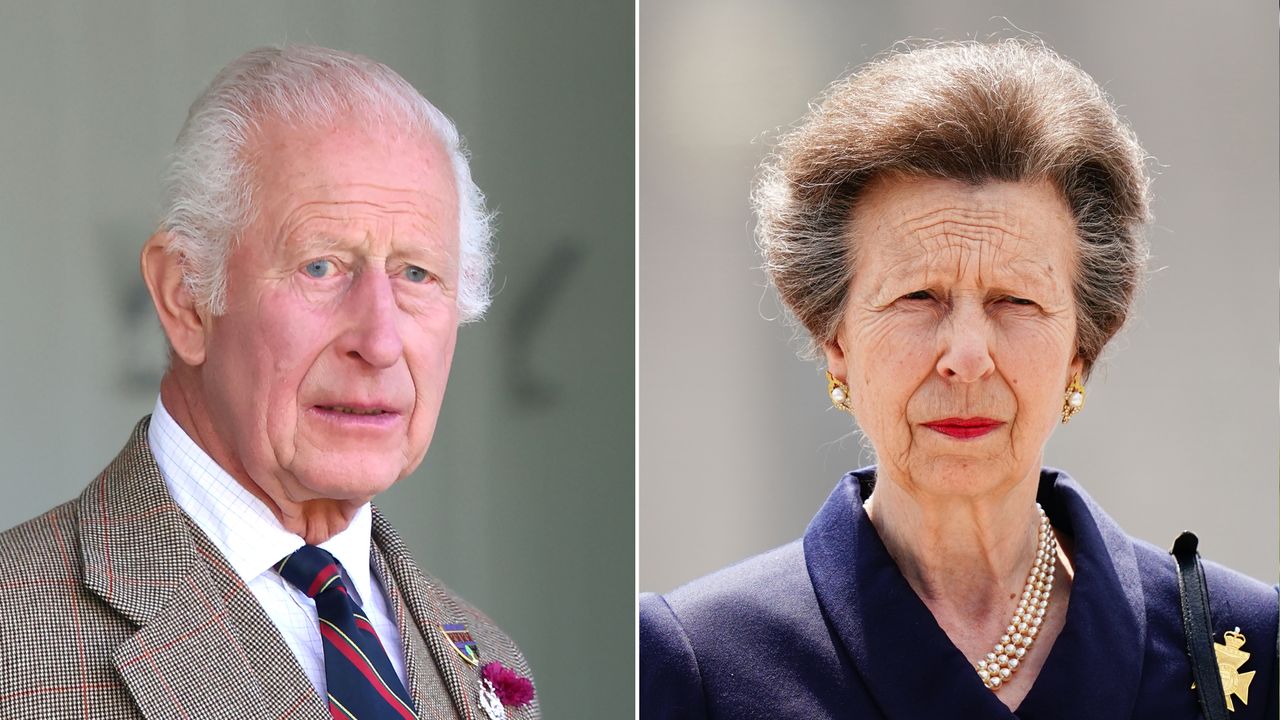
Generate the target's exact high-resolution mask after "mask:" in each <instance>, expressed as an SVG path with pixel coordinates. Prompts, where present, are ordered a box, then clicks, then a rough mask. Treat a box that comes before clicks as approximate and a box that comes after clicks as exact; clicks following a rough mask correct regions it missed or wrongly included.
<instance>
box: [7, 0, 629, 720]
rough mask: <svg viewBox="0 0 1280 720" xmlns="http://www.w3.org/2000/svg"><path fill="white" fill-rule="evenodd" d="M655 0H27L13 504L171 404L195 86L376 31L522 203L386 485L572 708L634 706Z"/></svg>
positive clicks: (18, 72)
mask: <svg viewBox="0 0 1280 720" xmlns="http://www.w3.org/2000/svg"><path fill="white" fill-rule="evenodd" d="M633 10H634V9H633V6H632V5H631V3H630V2H592V3H579V2H572V1H571V0H548V1H546V2H538V3H525V2H519V1H518V0H510V1H507V2H497V1H492V2H471V1H469V0H448V1H444V0H432V2H417V1H409V0H401V1H396V0H380V1H379V2H358V3H353V2H346V1H345V0H343V1H338V0H331V1H325V2H301V1H299V2H287V3H281V2H268V3H263V2H258V1H256V0H254V1H250V0H236V1H234V2H226V1H223V2H205V3H194V2H171V1H170V0H153V1H151V2H147V1H145V0H130V1H128V2H111V3H98V2H83V3H61V2H59V3H44V2H36V1H35V0H31V1H30V2H17V3H15V2H8V3H5V4H4V5H3V6H0V68H3V69H0V158H3V168H2V169H0V250H2V252H3V264H2V265H0V273H3V282H0V333H2V334H0V338H2V339H0V400H2V402H0V427H3V432H0V457H3V458H4V469H3V471H0V528H4V527H8V526H10V525H13V524H16V523H18V522H19V521H21V520H24V519H26V518H28V517H31V516H33V515H36V514H38V513H40V512H42V511H43V510H45V509H47V508H49V507H51V506H53V505H54V504H56V503H59V502H62V501H65V500H68V499H70V498H72V497H74V496H76V495H77V494H78V493H79V492H80V490H81V489H82V488H83V487H84V486H86V485H87V484H88V483H89V481H90V480H91V479H92V478H93V477H94V476H95V475H96V474H97V473H98V472H99V471H100V470H101V469H102V468H103V466H105V465H106V463H107V462H108V461H109V460H110V459H111V458H112V457H114V456H115V454H116V452H118V450H119V449H120V447H121V446H122V444H123V443H124V441H125V439H126V437H127V436H128V434H129V432H130V430H131V429H132V427H133V425H134V423H135V422H137V420H138V419H139V418H140V417H141V416H142V415H144V414H146V413H148V412H150V411H151V408H152V406H153V404H154V402H155V397H156V392H157V379H158V376H159V373H160V372H161V371H162V370H163V362H164V361H163V355H162V344H161V335H160V332H159V330H158V327H157V325H156V323H155V321H154V319H153V312H152V310H151V308H150V306H149V300H148V299H147V298H146V296H145V290H144V288H143V285H142V283H141V281H140V279H139V275H138V271H137V263H138V259H137V258H138V252H139V250H140V249H141V247H142V243H143V241H144V240H145V239H146V238H147V236H148V235H149V234H150V233H151V231H152V229H153V227H154V221H155V217H156V208H157V200H158V196H159V192H158V188H159V177H160V173H161V171H162V169H163V161H164V157H165V154H166V153H167V152H168V150H169V148H170V147H171V144H172V141H173V138H174V137H175V136H176V134H177V131H178V128H179V126H180V125H181V123H182V121H183V119H184V118H185V116H186V110H187V107H188V105H189V104H190V102H191V101H192V100H193V99H194V98H195V96H196V95H197V94H198V93H199V91H200V90H201V89H202V88H203V87H204V86H205V84H206V83H208V81H209V80H210V79H211V78H212V77H213V75H214V73H215V72H216V71H217V70H218V69H219V68H220V67H221V66H222V65H224V64H225V63H226V62H228V61H229V60H231V59H232V58H233V57H235V56H237V55H239V54H240V53H242V52H244V51H245V50H248V49H249V48H251V47H254V46H257V45H262V44H269V43H278V42H281V41H286V40H287V41H294V42H310V43H317V44H322V45H329V46H333V47H337V48H341V49H345V50H350V51H354V52H360V53H364V54H367V55H371V56H373V57H375V58H377V59H379V60H381V61H383V62H385V63H387V64H388V65H390V66H391V67H393V68H395V69H396V70H397V71H399V72H400V73H401V74H402V75H404V76H405V77H406V78H407V79H408V80H409V81H410V82H412V83H413V84H414V85H415V86H416V87H418V88H419V89H420V90H422V91H423V92H424V94H426V95H427V96H428V97H429V98H431V99H432V100H433V102H435V103H436V104H437V105H438V106H439V107H441V108H442V109H443V110H444V111H445V112H446V113H449V114H450V115H451V116H452V117H453V118H454V119H455V120H456V121H457V123H458V126H459V127H460V129H461V130H462V132H463V134H464V135H465V136H466V138H467V140H468V142H469V144H470V146H471V148H472V150H473V157H474V159H473V164H472V167H473V171H474V174H475V177H476V179H477V181H478V183H479V184H480V186H481V188H482V189H484V190H485V192H486V193H487V194H488V196H489V199H490V203H491V206H492V207H495V208H497V209H498V210H499V211H500V213H501V214H500V216H499V220H498V234H497V241H498V246H499V248H498V265H497V268H496V278H497V283H496V284H497V287H498V292H497V294H496V297H495V300H494V303H493V309H492V311H491V313H490V315H489V317H488V319H486V320H484V321H483V322H481V323H480V324H478V325H472V326H467V327H464V328H463V329H462V331H461V333H460V339H459V345H458V351H457V356H456V358H455V362H454V367H453V375H452V379H451V382H450V387H449V390H448V394H447V397H446V400H445V405H444V410H443V413H442V415H441V421H440V426H439V429H438V430H437V432H436V437H435V440H434V443H433V445H432V447H431V450H430V452H429V453H428V455H427V460H426V462H425V463H424V464H423V466H422V467H421V468H420V469H419V471H418V472H417V473H415V475H414V476H413V477H411V478H408V479H406V480H404V481H403V482H401V483H400V484H399V485H397V486H396V487H395V488H393V489H392V490H391V491H390V492H388V493H386V494H385V495H384V496H382V497H381V498H379V500H378V501H377V502H378V504H379V505H380V506H381V507H382V508H383V509H384V511H385V512H386V513H387V514H388V515H389V516H390V517H391V519H392V520H393V522H394V523H395V524H396V526H397V527H398V528H399V529H400V530H401V531H402V533H403V534H404V535H405V536H406V539H407V540H408V542H409V544H410V546H411V547H412V548H413V549H414V551H415V553H416V555H417V557H418V559H419V561H420V562H421V564H422V565H423V567H425V568H427V569H428V571H430V572H431V573H433V574H435V575H436V576H438V577H440V578H442V579H444V581H445V582H446V583H448V584H449V585H451V586H452V587H453V588H454V589H455V590H457V591H459V592H460V593H461V594H463V595H464V596H465V597H467V598H468V599H469V600H471V601H472V602H474V603H476V604H477V605H479V606H480V607H481V608H483V609H484V610H485V611H486V612H487V613H489V614H490V615H491V616H492V617H493V618H494V619H495V620H497V621H498V622H499V623H500V624H501V625H502V626H503V627H504V628H505V629H507V630H508V631H509V632H510V633H511V634H512V635H513V636H514V637H515V638H516V640H517V641H518V642H519V643H520V644H521V646H522V647H523V648H524V650H525V652H526V653H527V655H528V657H529V660H530V662H531V664H532V666H533V668H534V670H535V673H536V675H537V680H538V683H539V692H540V693H541V698H542V703H543V708H544V710H545V713H546V715H547V716H548V717H557V718H588V717H607V716H609V715H610V714H611V713H612V712H613V711H614V709H615V708H616V707H617V706H618V699H619V698H627V699H629V698H630V697H631V696H632V683H633V672H634V650H633V647H634V646H633V630H632V628H633V623H634V610H633V604H634V603H633V601H634V575H633V566H632V564H633V558H634V489H633V485H632V476H633V468H634V444H633V439H634V414H633V410H632V408H633V397H634V394H633V391H634V334H633V328H632V321H633V317H634V282H633V277H634V276H633V271H632V268H633V265H634V260H633V258H634V245H633V227H634V204H633V203H634V170H633V168H634V165H633V143H634V94H633V92H634V85H633V77H634V55H633V47H634V45H633V37H634V20H633ZM629 704H630V703H629V701H628V702H627V705H629Z"/></svg>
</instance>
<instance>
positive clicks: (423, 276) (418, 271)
mask: <svg viewBox="0 0 1280 720" xmlns="http://www.w3.org/2000/svg"><path fill="white" fill-rule="evenodd" d="M404 278H405V279H406V280H408V281H409V282H413V283H424V282H426V281H428V280H430V279H431V273H429V272H427V271H426V270H424V269H422V268H420V267H418V266H417V265H410V266H409V267H407V268H405V269H404Z"/></svg>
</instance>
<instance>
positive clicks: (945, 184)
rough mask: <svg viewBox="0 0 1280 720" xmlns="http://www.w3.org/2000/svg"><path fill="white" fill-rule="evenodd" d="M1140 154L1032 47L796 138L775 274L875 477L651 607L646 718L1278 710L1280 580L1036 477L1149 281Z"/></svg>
mask: <svg viewBox="0 0 1280 720" xmlns="http://www.w3.org/2000/svg"><path fill="white" fill-rule="evenodd" d="M1143 162H1144V154H1143V151H1142V149H1141V148H1140V147H1139V145H1138V143H1137V140H1136V138H1135V137H1134V136H1133V134H1132V132H1131V131H1130V130H1129V129H1128V128H1127V127H1126V126H1125V124H1124V123H1123V122H1122V121H1121V120H1120V118H1119V117H1118V116H1117V114H1116V112H1115V110H1114V109H1113V108H1112V107H1111V105H1110V103H1109V102H1108V101H1107V99H1106V98H1105V96H1104V95H1103V93H1102V91H1101V90H1100V89H1099V88H1098V86H1097V85H1096V84H1095V83H1094V82H1093V80H1092V79H1090V78H1089V77H1088V76H1087V75H1085V74H1084V73H1083V72H1082V71H1081V70H1080V69H1079V68H1077V67H1075V66H1074V65H1072V64H1071V63H1069V62H1067V61H1065V60H1063V59H1062V58H1060V57H1058V56H1057V55H1056V54H1054V53H1053V52H1052V51H1050V50H1048V49H1046V48H1044V47H1042V46H1039V45H1035V44H1032V43H1027V42H1022V41H1004V42H999V43H995V44H980V43H965V44H956V45H939V46H932V47H927V48H921V49H915V50H911V51H906V52H899V53H895V54H891V55H889V56H887V57H884V58H882V59H880V60H879V61H877V62H874V63H872V64H871V65H869V66H868V67H866V68H864V69H863V70H861V71H860V72H857V73H856V74H854V75H853V76H851V77H849V78H848V79H847V80H844V81H842V82H838V83H837V84H835V85H834V86H833V87H832V88H831V89H830V90H829V92H828V94H827V95H826V96H825V98H824V99H823V101H822V102H821V104H820V105H819V106H818V107H816V109H814V110H813V111H812V113H811V114H810V115H809V117H807V118H806V119H805V121H804V122H803V123H802V124H801V125H800V126H799V127H798V128H797V129H796V130H794V131H793V132H791V133H790V134H789V135H787V136H786V137H784V138H783V139H782V141H781V143H780V146H779V148H778V151H777V154H776V155H775V156H774V157H773V158H772V159H771V160H770V161H768V162H767V163H766V165H765V167H764V169H763V172H762V175H761V178H760V181H759V184H758V186H757V188H756V192H755V196H754V199H755V203H756V209H757V213H758V216H759V230H758V233H759V242H760V246H761V249H762V252H763V254H764V259H765V266H766V269H767V270H768V272H769V275H770V278H771V280H772V282H773V285H774V286H775V287H776V289H777V291H778V293H779V295H780V296H781V298H782V299H783V301H784V302H785V303H786V305H787V307H788V309H789V310H790V311H791V313H792V314H793V315H794V317H795V318H796V319H797V320H798V321H799V323H800V324H802V325H803V327H804V329H805V330H806V331H807V333H808V335H809V336H810V338H811V339H812V342H813V344H814V348H815V350H819V351H820V353H819V354H820V355H821V356H823V357H825V361H826V368H827V379H828V386H827V391H828V392H829V394H830V398H831V402H832V403H833V404H834V405H835V406H836V407H838V408H840V409H841V410H845V411H848V412H850V413H852V414H853V415H854V416H855V417H856V418H857V421H858V425H859V426H860V427H861V429H862V431H863V432H864V433H865V435H866V437H867V438H868V440H869V441H870V443H871V445H872V446H873V448H874V450H875V454H876V457H877V459H878V465H876V466H874V467H870V468H866V469H863V470H858V471H855V472H852V473H849V474H848V475H846V476H845V477H844V478H842V479H841V481H840V482H839V484H838V485H837V486H836V488H835V490H834V491H833V492H832V494H831V496H830V498H829V499H828V500H827V502H826V504H825V505H824V506H823V507H822V508H821V509H820V510H819V511H818V514H817V516H816V517H815V518H814V520H813V522H812V523H811V524H810V526H809V528H808V529H807V531H806V532H805V535H804V537H803V539H801V540H799V541H796V542H793V543H791V544H789V545H786V546H783V547H781V548H779V549H777V550H774V551H772V552H769V553H766V554H764V555H761V556H758V557H755V558H752V559H750V560H747V561H745V562H743V563H740V564H738V565H735V566H733V567H731V568H728V569H726V570H723V571H720V572H718V573H715V574H713V575H711V576H709V577H706V578H703V579H701V580H697V581H695V582H693V583H691V584H689V585H686V586H685V587H682V588H680V589H678V590H676V591H674V592H672V593H669V594H666V595H663V596H658V595H644V596H642V597H641V600H640V655H641V680H640V692H641V698H640V704H641V716H642V717H644V718H703V717H707V718H710V717H715V718H753V717H768V718H825V717H842V718H843V717H848V718H879V717H893V718H953V717H954V718H985V717H1011V716H1016V717H1022V718H1048V717H1055V718H1058V717H1061V718H1111V717H1115V718H1130V717H1144V718H1145V717H1152V718H1193V717H1199V716H1200V713H1201V712H1202V711H1203V712H1205V714H1206V716H1207V717H1217V716H1218V715H1216V713H1218V712H1222V713H1225V712H1226V709H1225V708H1224V707H1223V706H1224V705H1225V706H1226V708H1231V709H1232V711H1233V715H1232V717H1234V718H1246V717H1259V718H1261V717H1268V718H1274V717H1276V714H1277V700H1276V682H1275V675H1276V665H1275V661H1276V658H1275V651H1276V632H1277V597H1276V592H1275V591H1274V590H1273V589H1272V588H1269V587H1266V586H1264V585H1262V584H1260V583H1258V582H1256V581H1253V580H1251V579H1248V578H1246V577H1244V576H1242V575H1239V574H1237V573H1234V572H1232V571H1230V570H1227V569H1224V568H1222V567H1219V566H1217V565H1213V564H1211V563H1204V564H1203V565H1201V564H1200V563H1199V560H1198V558H1196V556H1195V555H1194V539H1193V538H1184V539H1182V541H1181V547H1180V551H1179V556H1178V558H1177V559H1175V558H1174V557H1171V556H1170V554H1169V553H1167V552H1166V551H1164V550H1161V549H1158V548H1156V547H1153V546H1151V545H1148V544H1146V543H1143V542H1141V541H1138V540H1135V539H1133V538H1130V537H1128V536H1126V535H1125V533H1124V532H1123V531H1122V530H1121V529H1120V528H1119V527H1117V526H1116V524H1115V523H1114V521H1112V520H1111V519H1110V518H1108V517H1107V516H1106V514H1104V513H1103V512H1102V510H1101V509H1099V508H1098V507H1097V505H1095V504H1094V503H1093V502H1092V500H1090V498H1089V497H1088V496H1087V495H1086V494H1085V493H1084V491H1083V490H1082V489H1081V487H1080V486H1079V485H1078V484H1076V483H1075V482H1074V481H1073V480H1072V479H1071V478H1070V477H1068V476H1067V475H1066V474H1065V473H1063V472H1060V471H1057V470H1050V469H1046V468H1042V467H1041V458H1042V454H1043V449H1044V446H1045V443H1046V441H1047V440H1048V438H1049V435H1050V433H1051V432H1052V431H1053V429H1054V427H1055V425H1056V424H1058V423H1059V422H1062V423H1065V422H1067V421H1068V420H1069V419H1070V418H1071V416H1072V415H1073V414H1075V413H1077V412H1079V411H1081V410H1082V409H1083V407H1084V399H1085V385H1084V383H1085V381H1087V380H1088V378H1089V374H1090V371H1091V370H1092V369H1093V367H1094V364H1095V362H1096V361H1097V359H1098V357H1099V354H1100V353H1101V351H1102V348H1103V346H1104V345H1106V343H1107V341H1108V340H1109V339H1110V338H1111V337H1112V336H1114V335H1115V333H1116V332H1117V331H1118V330H1119V329H1120V327H1121V325H1122V324H1123V322H1124V320H1125V316H1126V314H1127V313H1128V310H1129V308H1130V305H1131V303H1132V300H1133V296H1134V294H1135V290H1136V288H1137V286H1138V284H1139V281H1140V278H1141V276H1142V273H1143V265H1144V261H1145V259H1146V248H1145V245H1144V242H1143V240H1142V236H1141V232H1142V226H1143V225H1144V224H1145V222H1146V221H1147V205H1148V198H1147V179H1146V176H1145V173H1144V171H1143ZM1202 578H1203V579H1202ZM1202 588H1207V601H1206V600H1205V598H1204V596H1203V595H1202V594H1201V593H1200V592H1199V591H1200V590H1201V589H1202ZM1206 604H1207V607H1205V606H1206ZM1184 608H1187V609H1186V610H1184ZM1215 645H1216V647H1215ZM1196 680H1199V681H1200V683H1199V685H1198V686H1197V687H1196V689H1192V686H1193V681H1196ZM1011 713H1012V714H1011ZM1222 717H1225V714H1223V715H1222Z"/></svg>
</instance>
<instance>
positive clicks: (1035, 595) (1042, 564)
mask: <svg viewBox="0 0 1280 720" xmlns="http://www.w3.org/2000/svg"><path fill="white" fill-rule="evenodd" d="M1036 511H1037V512H1039V513H1040V531H1039V537H1038V538H1037V540H1036V561H1035V564H1034V565H1032V566H1031V573H1030V574H1028V575H1027V584H1026V585H1025V586H1023V588H1022V599H1021V600H1019V601H1018V609H1017V610H1015V611H1014V613H1013V620H1012V621H1010V623H1009V627H1007V628H1005V630H1004V635H1001V636H1000V642H998V643H996V645H995V649H994V650H993V651H992V652H989V653H987V656H986V657H985V658H983V659H981V660H979V661H978V662H977V663H975V664H974V667H975V668H976V669H977V671H978V677H979V678H981V679H982V684H983V685H986V686H987V687H988V688H990V689H992V690H999V689H1000V687H1001V686H1002V685H1004V684H1006V683H1008V682H1009V679H1010V678H1011V677H1012V676H1013V674H1014V673H1015V672H1017V671H1018V666H1019V665H1020V664H1021V663H1022V657H1023V656H1024V655H1026V654H1027V651H1028V650H1030V649H1031V645H1032V644H1033V643H1034V642H1035V641H1036V635H1038V634H1040V625H1041V624H1042V623H1043V622H1044V615H1045V611H1047V610H1048V609H1049V594H1050V593H1051V592H1053V569H1054V567H1055V566H1056V565H1057V560H1058V540H1057V538H1055V537H1054V536H1053V528H1052V527H1050V526H1049V517H1048V516H1047V515H1045V514H1044V508H1042V507H1040V503H1036Z"/></svg>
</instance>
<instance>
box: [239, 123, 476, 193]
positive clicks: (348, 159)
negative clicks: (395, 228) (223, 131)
mask: <svg viewBox="0 0 1280 720" xmlns="http://www.w3.org/2000/svg"><path fill="white" fill-rule="evenodd" d="M248 152H249V157H248V161H249V165H250V167H251V168H252V169H253V171H254V176H255V180H256V183H255V185H256V186H257V187H258V188H260V189H273V188H275V187H283V188H286V189H289V188H295V187H299V188H300V187H324V186H338V185H343V184H364V185H373V186H382V187H399V188H404V189H410V190H418V191H421V192H425V193H430V194H432V195H448V196H451V197H454V198H456V188H454V181H453V173H452V168H451V165H450V161H449V156H448V154H447V153H446V151H445V149H444V146H443V144H442V143H441V141H440V140H439V139H438V138H437V137H435V135H434V134H433V133H431V132H430V131H428V130H412V131H411V130H408V129H405V128H403V127H398V126H386V125H384V124H382V123H378V122H374V121H369V120H360V119H354V118H348V119H345V120H343V121H341V122H338V123H333V124H325V125H322V126H319V127H310V126H307V125H292V124H286V123H284V122H281V121H270V122H267V123H265V124H264V125H263V127H262V128H260V129H259V130H258V132H257V133H255V136H254V138H253V141H252V142H251V143H250V144H249V151H248Z"/></svg>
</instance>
